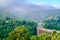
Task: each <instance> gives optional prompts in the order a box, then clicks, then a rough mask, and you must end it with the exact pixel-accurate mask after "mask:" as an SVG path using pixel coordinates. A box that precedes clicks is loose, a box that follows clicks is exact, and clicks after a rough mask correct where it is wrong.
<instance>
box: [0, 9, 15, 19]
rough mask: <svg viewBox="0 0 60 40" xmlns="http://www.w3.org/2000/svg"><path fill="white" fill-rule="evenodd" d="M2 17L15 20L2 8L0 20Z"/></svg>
mask: <svg viewBox="0 0 60 40" xmlns="http://www.w3.org/2000/svg"><path fill="white" fill-rule="evenodd" d="M2 17H10V18H15V16H13V15H12V14H10V12H8V11H6V10H4V9H3V8H0V18H2Z"/></svg>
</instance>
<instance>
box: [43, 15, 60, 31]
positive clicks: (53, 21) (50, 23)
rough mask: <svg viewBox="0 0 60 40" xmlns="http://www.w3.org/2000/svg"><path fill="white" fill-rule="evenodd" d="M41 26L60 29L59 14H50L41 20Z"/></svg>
mask: <svg viewBox="0 0 60 40" xmlns="http://www.w3.org/2000/svg"><path fill="white" fill-rule="evenodd" d="M43 27H44V28H47V29H52V30H59V31H60V16H51V17H48V18H47V19H46V20H44V21H43Z"/></svg>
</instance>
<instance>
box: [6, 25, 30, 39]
mask: <svg viewBox="0 0 60 40" xmlns="http://www.w3.org/2000/svg"><path fill="white" fill-rule="evenodd" d="M7 40H30V35H29V32H28V30H27V29H26V28H25V27H24V26H22V27H17V28H15V29H14V30H13V31H12V32H10V33H9V37H8V38H7Z"/></svg>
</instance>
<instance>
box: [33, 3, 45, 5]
mask: <svg viewBox="0 0 60 40" xmlns="http://www.w3.org/2000/svg"><path fill="white" fill-rule="evenodd" d="M32 4H36V5H44V4H45V3H44V2H32Z"/></svg>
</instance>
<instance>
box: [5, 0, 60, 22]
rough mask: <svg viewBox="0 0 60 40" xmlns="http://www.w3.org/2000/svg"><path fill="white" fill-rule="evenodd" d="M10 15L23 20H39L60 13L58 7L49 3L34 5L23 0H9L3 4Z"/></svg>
mask: <svg viewBox="0 0 60 40" xmlns="http://www.w3.org/2000/svg"><path fill="white" fill-rule="evenodd" d="M4 8H5V9H7V10H8V11H9V12H10V13H11V14H12V15H14V16H16V17H17V18H22V19H24V20H33V21H40V20H41V19H44V18H46V17H48V16H53V15H60V9H57V8H55V7H53V6H49V5H45V4H43V5H36V4H32V3H28V2H26V1H24V0H10V3H9V5H7V6H4Z"/></svg>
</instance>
